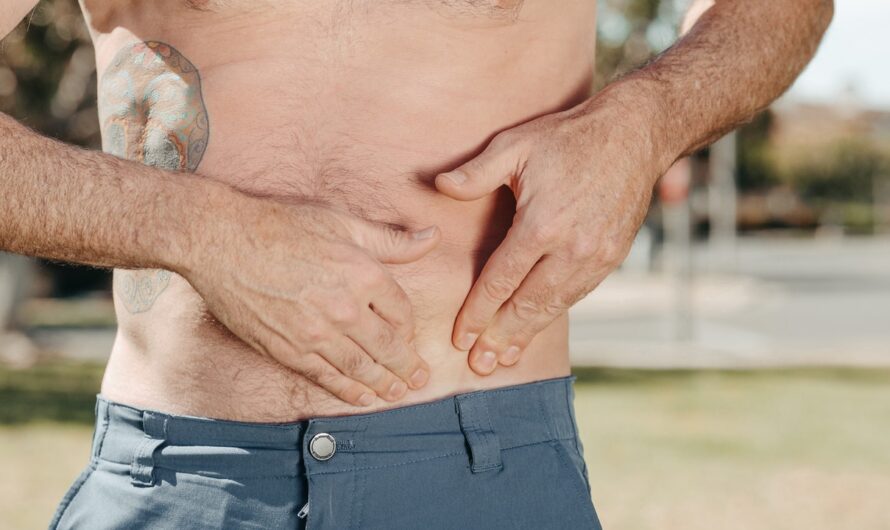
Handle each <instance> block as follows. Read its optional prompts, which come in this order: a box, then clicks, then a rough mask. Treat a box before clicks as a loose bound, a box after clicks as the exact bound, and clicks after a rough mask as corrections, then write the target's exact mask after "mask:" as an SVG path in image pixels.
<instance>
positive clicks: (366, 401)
mask: <svg viewBox="0 0 890 530" xmlns="http://www.w3.org/2000/svg"><path fill="white" fill-rule="evenodd" d="M373 403H374V394H369V393H367V392H365V393H364V394H362V396H361V397H360V398H358V404H359V405H361V406H363V407H370V406H371V404H373Z"/></svg>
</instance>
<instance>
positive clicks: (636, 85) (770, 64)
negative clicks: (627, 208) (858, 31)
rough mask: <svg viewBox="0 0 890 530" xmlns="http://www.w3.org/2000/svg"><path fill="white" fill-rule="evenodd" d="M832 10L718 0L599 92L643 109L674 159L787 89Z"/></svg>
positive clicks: (826, 2)
mask: <svg viewBox="0 0 890 530" xmlns="http://www.w3.org/2000/svg"><path fill="white" fill-rule="evenodd" d="M832 12H833V7H832V2H831V1H830V0H793V1H790V0H789V1H786V2H775V1H773V0H749V1H744V2H740V1H730V0H722V1H721V0H717V1H716V2H715V3H714V5H713V6H712V7H710V9H707V11H705V12H704V13H703V14H701V16H700V17H698V20H697V22H696V23H695V25H694V26H693V27H692V28H691V29H690V31H689V32H688V33H687V34H686V35H685V36H684V37H683V38H682V39H680V40H679V41H678V42H677V43H676V44H675V45H674V46H672V47H671V48H670V49H668V50H667V51H665V52H664V53H662V54H661V55H660V56H658V57H657V58H656V59H655V60H654V61H652V62H650V63H649V64H647V65H646V66H644V67H642V68H640V69H638V70H636V71H634V72H631V73H629V74H627V75H625V76H624V77H622V78H621V79H619V80H618V81H616V82H615V83H613V84H611V85H609V86H608V87H606V89H605V90H603V91H602V92H601V93H600V94H598V95H597V98H605V99H610V100H615V101H617V102H618V103H619V106H622V107H624V108H625V109H626V111H627V112H629V113H635V114H637V115H641V116H643V117H644V118H645V120H646V121H645V123H647V124H648V126H647V129H649V132H650V133H651V135H652V136H651V141H652V143H653V148H654V149H655V150H656V151H657V152H658V153H660V154H662V155H663V156H664V158H665V160H664V162H665V163H666V164H670V163H672V162H673V160H675V159H676V158H679V157H681V156H684V155H688V154H690V153H692V152H693V151H695V150H697V149H699V148H701V147H703V146H705V145H707V144H709V143H711V142H713V141H714V140H716V139H717V138H719V137H720V136H722V135H723V134H725V133H726V132H727V131H729V130H731V129H733V128H735V127H737V126H738V125H740V124H742V123H744V122H746V121H747V120H749V119H751V118H752V117H753V116H754V115H755V114H756V113H757V112H758V111H760V110H762V109H764V108H765V107H766V106H768V105H769V104H770V102H772V101H773V100H774V99H775V98H777V97H778V96H779V95H780V94H781V93H782V92H784V91H785V90H786V89H787V88H788V87H789V86H790V85H791V83H792V82H793V81H794V79H795V78H796V77H797V75H798V74H799V73H800V71H801V70H802V69H803V67H804V66H805V65H806V64H807V63H808V62H809V60H810V59H811V58H812V56H813V54H814V53H815V51H816V48H817V46H818V44H819V41H820V40H821V37H822V34H823V33H824V32H825V29H826V28H827V27H828V23H829V21H830V20H831V16H832ZM597 98H594V99H595V100H596V99H597Z"/></svg>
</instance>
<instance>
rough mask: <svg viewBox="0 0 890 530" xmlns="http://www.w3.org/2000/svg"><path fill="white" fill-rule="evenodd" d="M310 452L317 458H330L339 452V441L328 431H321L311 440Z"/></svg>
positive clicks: (322, 459) (323, 459)
mask: <svg viewBox="0 0 890 530" xmlns="http://www.w3.org/2000/svg"><path fill="white" fill-rule="evenodd" d="M309 452H310V453H312V456H313V457H315V459H316V460H321V461H325V460H330V459H331V457H332V456H334V453H336V452H337V441H336V440H334V437H333V436H331V435H330V434H328V433H326V432H320V433H318V434H316V435H315V436H313V437H312V440H311V441H310V442H309Z"/></svg>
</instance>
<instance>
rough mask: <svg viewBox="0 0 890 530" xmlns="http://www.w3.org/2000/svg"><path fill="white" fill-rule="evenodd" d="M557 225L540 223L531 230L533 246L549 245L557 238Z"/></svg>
mask: <svg viewBox="0 0 890 530" xmlns="http://www.w3.org/2000/svg"><path fill="white" fill-rule="evenodd" d="M557 234H558V232H557V228H556V225H555V224H554V223H552V222H538V223H536V224H535V226H534V227H533V228H532V229H531V233H530V234H529V238H530V240H531V242H532V244H533V245H535V246H538V247H543V246H546V245H549V244H550V243H551V242H552V241H553V240H554V239H556V237H557Z"/></svg>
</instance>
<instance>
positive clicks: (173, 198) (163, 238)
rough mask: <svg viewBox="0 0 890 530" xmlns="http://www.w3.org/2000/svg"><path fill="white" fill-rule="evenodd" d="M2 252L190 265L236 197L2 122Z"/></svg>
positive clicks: (133, 264) (107, 263)
mask: <svg viewBox="0 0 890 530" xmlns="http://www.w3.org/2000/svg"><path fill="white" fill-rule="evenodd" d="M0 177H2V178H0V250H4V251H8V252H14V253H18V254H25V255H30V256H38V257H43V258H48V259H55V260H62V261H69V262H75V263H82V264H88V265H95V266H100V267H124V268H166V269H170V270H174V271H178V270H179V269H181V268H183V267H185V266H186V263H187V257H188V254H189V252H190V251H191V248H192V247H194V246H195V245H198V244H199V243H200V242H199V241H196V238H197V237H199V234H200V233H201V231H202V227H203V226H204V225H206V224H207V223H206V221H205V219H207V218H208V211H207V210H208V209H209V208H211V206H210V205H211V204H213V203H215V202H224V201H222V200H221V199H220V195H226V194H233V193H234V192H232V191H230V190H229V189H228V188H225V187H224V186H222V185H219V184H214V183H212V182H209V181H204V180H200V178H199V177H195V176H194V175H190V174H186V173H174V172H169V171H163V170H160V169H156V168H151V167H148V166H145V165H142V164H139V163H136V162H132V161H126V160H121V159H118V158H115V157H113V156H110V155H106V154H104V153H100V152H95V151H87V150H83V149H79V148H76V147H71V146H68V145H65V144H62V143H60V142H57V141H54V140H50V139H47V138H44V137H41V136H39V135H37V134H35V133H34V132H32V131H30V130H28V129H27V128H25V127H23V126H22V125H20V124H18V123H16V122H15V121H14V120H13V119H12V118H10V117H8V116H5V115H3V114H0Z"/></svg>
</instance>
